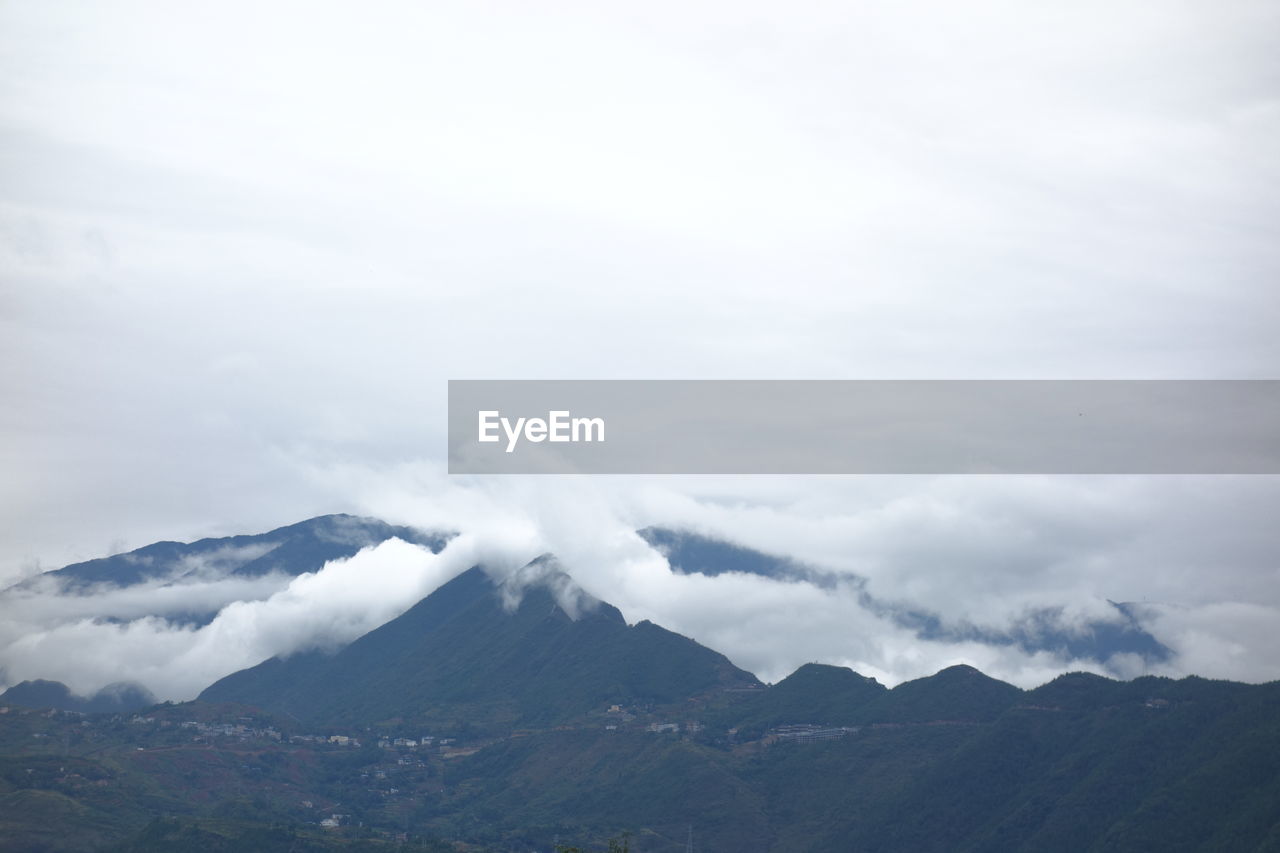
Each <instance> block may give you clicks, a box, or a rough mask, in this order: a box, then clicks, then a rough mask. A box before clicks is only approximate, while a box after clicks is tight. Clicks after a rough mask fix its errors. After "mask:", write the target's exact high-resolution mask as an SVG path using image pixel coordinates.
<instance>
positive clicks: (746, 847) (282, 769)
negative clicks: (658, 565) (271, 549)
mask: <svg viewBox="0 0 1280 853" xmlns="http://www.w3.org/2000/svg"><path fill="white" fill-rule="evenodd" d="M1278 691H1280V683H1274V682H1273V683H1269V684H1263V685H1245V684H1239V683H1232V682H1223V681H1210V680H1206V679H1202V678H1195V677H1189V678H1184V679H1181V680H1173V679H1168V678H1154V677H1144V678H1139V679H1134V680H1132V681H1128V682H1123V681H1115V680H1112V679H1108V678H1103V677H1101V676H1097V675H1093V674H1088V673H1069V674H1064V675H1062V676H1060V677H1058V678H1056V679H1054V680H1052V681H1050V682H1048V683H1046V684H1043V685H1040V686H1038V687H1036V688H1035V689H1032V690H1022V689H1020V688H1018V687H1016V686H1014V685H1010V684H1007V683H1005V682H1002V681H1000V680H998V679H994V678H991V677H989V676H987V675H985V674H983V673H982V672H980V671H978V670H977V669H975V668H973V667H971V666H967V665H955V666H951V667H947V668H945V669H943V670H941V671H939V672H937V673H934V674H932V675H930V676H927V677H924V678H919V679H914V680H910V681H905V682H902V683H900V684H898V685H896V686H895V687H893V688H892V689H890V688H886V687H885V686H884V685H882V684H880V683H879V682H878V681H877V680H875V679H874V678H869V677H866V676H863V675H861V674H859V673H857V672H855V671H853V670H851V669H849V668H846V667H839V666H831V665H826V664H816V663H809V664H805V665H802V666H800V667H799V668H797V669H796V670H795V671H794V672H793V673H791V674H790V675H789V676H787V677H786V678H783V679H781V680H780V681H778V683H776V684H773V685H764V684H761V683H760V682H759V681H758V680H757V679H756V678H755V677H754V676H752V675H751V674H750V673H748V672H746V671H744V670H741V669H739V668H738V667H736V666H734V665H733V664H732V663H731V662H730V660H729V659H728V658H726V657H725V656H724V655H722V654H720V653H719V652H717V651H714V650H712V649H709V648H706V647H704V646H702V645H700V644H698V643H696V642H694V641H693V640H690V639H689V638H686V637H683V636H681V635H679V634H676V633H673V632H671V631H668V630H666V629H664V628H662V627H660V626H658V625H655V624H653V623H652V622H648V621H640V622H637V623H636V624H633V625H632V624H628V623H627V621H626V620H625V619H624V618H623V616H622V614H621V612H620V611H619V610H618V609H617V608H616V607H614V606H613V605H611V604H609V603H607V602H604V601H600V600H598V599H596V598H594V597H592V596H591V595H589V594H587V593H586V592H585V591H584V590H582V588H581V587H579V586H578V585H577V584H576V583H575V582H574V580H573V579H572V578H571V577H569V576H568V575H567V574H566V573H564V572H563V571H562V570H561V568H560V567H559V565H558V563H557V561H556V560H555V559H554V558H553V557H551V556H549V555H548V556H543V557H540V558H538V559H536V560H534V561H533V562H531V563H528V564H526V565H525V566H523V567H521V568H520V569H519V570H516V571H513V572H506V573H500V574H498V575H497V576H495V575H494V574H491V573H490V572H487V571H485V570H484V569H483V568H481V567H479V566H476V567H473V568H470V569H468V570H466V571H463V572H461V573H459V574H457V575H456V576H454V577H453V578H452V579H450V580H448V581H447V582H445V583H443V584H442V585H440V586H439V587H438V588H437V589H435V590H434V591H433V592H431V593H430V594H429V595H427V596H426V597H424V598H423V599H422V600H420V601H419V602H418V603H417V604H415V605H413V606H411V607H409V608H408V609H407V610H406V611H405V612H404V613H402V614H401V615H399V616H397V617H395V618H393V619H391V620H390V621H388V622H386V623H385V624H383V625H381V626H379V627H376V628H374V629H373V630H371V631H369V632H368V633H366V634H364V635H362V636H360V637H358V638H356V639H355V640H353V641H351V642H350V643H347V644H345V645H344V646H342V647H340V648H338V649H336V650H334V651H330V652H324V651H309V652H302V653H298V654H293V655H289V656H282V657H273V658H271V659H269V660H267V661H265V662H263V663H261V664H258V665H256V666H252V667H249V668H247V669H244V670H242V671H239V672H236V673H234V674H232V675H229V676H227V677H225V678H222V679H219V680H218V681H217V682H216V683H214V684H212V685H210V686H209V687H208V688H207V689H205V690H204V691H203V692H202V693H201V695H200V697H199V698H198V699H197V700H196V701H193V702H189V703H180V704H168V703H167V704H164V705H155V706H152V707H150V708H147V709H144V710H141V711H140V712H138V713H137V714H136V715H134V716H132V717H131V718H128V719H127V720H126V719H125V717H124V716H123V715H122V714H121V713H120V712H121V711H124V710H125V709H124V707H123V706H117V707H116V708H101V709H97V708H93V709H91V708H88V707H83V708H76V709H74V711H75V712H74V713H63V714H61V715H60V714H58V713H57V712H48V711H42V712H38V713H37V712H35V711H24V710H22V708H19V707H15V706H17V705H18V704H19V703H18V702H17V701H14V702H13V706H10V707H7V708H6V709H5V710H4V712H3V713H2V714H0V804H4V805H6V806H9V807H11V808H10V809H9V811H8V813H7V814H8V816H7V817H0V821H3V822H4V823H3V826H4V828H5V830H6V832H7V833H8V834H9V837H10V838H13V839H16V840H17V843H18V844H19V845H20V846H18V847H16V848H14V849H28V848H30V849H37V848H38V849H41V850H49V851H64V850H65V851H72V850H76V851H80V850H105V849H116V848H115V847H113V846H112V845H115V844H119V843H123V844H125V845H126V846H125V847H123V848H120V849H127V850H130V851H134V853H150V851H156V853H159V851H166V853H173V851H204V850H210V849H212V850H228V851H231V850H237V849H254V850H270V851H274V850H280V851H282V853H283V851H286V850H295V851H296V850H314V851H326V850H365V849H368V850H373V849H375V848H376V849H383V848H382V847H378V846H377V844H379V843H381V844H405V843H408V844H409V845H410V847H409V848H408V849H414V848H413V846H412V845H414V844H416V845H418V847H419V849H426V850H431V851H441V853H443V851H448V850H457V849H462V848H459V847H457V846H456V845H457V844H458V843H462V844H465V845H466V849H469V850H474V851H486V853H498V851H508V850H511V849H527V850H541V849H545V848H548V847H549V846H550V845H552V844H554V843H559V842H561V841H566V840H572V842H573V843H575V844H579V845H586V846H587V847H590V846H591V845H595V846H603V845H604V844H605V843H606V842H607V840H608V839H609V838H617V837H618V836H619V834H620V833H626V834H627V835H628V837H629V839H630V841H629V843H630V845H631V849H632V850H633V851H636V853H679V851H682V850H684V849H686V845H687V841H688V839H689V838H690V837H695V838H696V839H697V845H698V848H699V849H708V850H714V849H722V850H735V851H746V853H757V851H758V853H806V851H813V852H814V853H819V851H828V850H850V849H856V850H873V851H882V852H883V853H899V852H900V853H906V851H937V853H944V851H952V850H974V851H977V850H991V851H996V850H1017V851H1028V853H1030V851H1036V852H1037V853H1039V851H1061V853H1073V851H1077V850H1081V849H1097V850H1115V851H1146V850H1153V849H1161V850H1163V849H1184V848H1185V849H1194V850H1220V849H1221V850H1226V849H1229V850H1258V851H1264V850H1271V849H1275V842H1276V840H1277V839H1280V710H1278V709H1280V692H1278ZM10 694H14V696H15V697H18V698H23V699H24V700H34V701H37V702H38V701H40V699H41V697H45V698H47V699H48V700H49V701H50V704H54V703H57V702H65V701H66V700H67V697H68V693H67V691H66V689H65V688H64V687H62V686H61V685H54V684H49V683H30V682H28V683H25V684H23V685H19V686H18V687H15V688H14V689H13V690H11V691H10ZM8 696H9V694H6V698H8ZM96 698H100V697H95V699H96ZM55 706H56V705H55ZM92 710H105V711H108V712H109V713H97V714H94V713H90V714H88V715H87V716H86V715H85V714H84V713H83V712H85V711H92ZM112 712H114V713H112ZM5 768H20V769H21V772H17V773H14V772H9V771H7V770H5ZM3 814H5V813H3V812H0V815H3ZM51 820H55V822H56V825H58V826H59V827H61V828H62V829H61V831H58V832H52V833H51V832H50V831H49V829H48V827H49V826H50V825H51V824H50V821H51ZM398 839H399V840H398ZM370 843H374V844H375V847H362V846H361V845H367V844H370ZM21 845H25V846H21ZM0 846H2V845H0Z"/></svg>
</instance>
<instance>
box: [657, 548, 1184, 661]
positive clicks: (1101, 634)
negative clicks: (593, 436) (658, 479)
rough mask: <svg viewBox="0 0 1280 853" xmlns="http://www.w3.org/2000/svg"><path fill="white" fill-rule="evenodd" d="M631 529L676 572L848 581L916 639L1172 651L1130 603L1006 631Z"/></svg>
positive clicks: (861, 583) (1040, 613)
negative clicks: (1096, 614) (1094, 615)
mask: <svg viewBox="0 0 1280 853" xmlns="http://www.w3.org/2000/svg"><path fill="white" fill-rule="evenodd" d="M637 532H638V533H639V534H640V536H641V537H642V538H643V539H644V540H645V541H646V542H648V543H649V544H650V545H651V546H652V547H653V548H655V549H656V550H658V551H660V552H661V553H662V554H663V555H664V556H665V557H666V558H667V562H668V563H669V564H670V565H671V568H672V569H673V570H674V571H676V572H680V573H683V574H701V575H707V576H708V577H715V576H716V575H720V574H724V573H726V572H743V573H746V574H754V575H760V576H761V577H767V578H773V579H775V580H783V581H793V582H803V583H812V584H816V585H818V586H823V587H828V588H829V587H834V586H836V585H838V584H844V585H847V586H848V587H850V588H852V589H853V590H854V591H855V592H856V594H857V597H858V603H859V604H860V605H861V606H862V607H864V608H866V609H867V610H868V611H870V612H872V613H874V614H876V615H878V616H882V617H884V618H887V619H889V620H891V621H893V622H894V623H895V624H897V625H899V626H901V627H903V628H906V629H907V630H910V631H912V632H914V633H915V635H916V636H917V637H919V638H920V639H921V640H930V641H945V642H956V643H958V642H968V643H982V644H983V645H988V646H1017V647H1018V648H1020V649H1022V650H1023V651H1026V652H1029V653H1035V652H1050V653H1052V654H1055V655H1058V656H1060V657H1062V658H1064V659H1067V660H1091V661H1096V662H1098V663H1106V662H1107V660H1108V659H1110V658H1111V657H1112V656H1113V655H1117V654H1130V655H1137V656H1138V657H1140V658H1142V659H1143V660H1145V661H1146V662H1147V663H1158V662H1161V661H1166V660H1168V659H1169V657H1170V656H1171V655H1172V652H1171V651H1170V650H1169V648H1168V647H1167V646H1165V645H1164V644H1163V643H1161V642H1160V641H1159V640H1157V639H1156V638H1155V637H1154V636H1152V635H1151V633H1150V632H1148V631H1147V630H1146V629H1145V628H1143V627H1142V625H1141V623H1140V622H1139V619H1138V616H1137V612H1136V608H1135V607H1134V605H1132V604H1129V603H1123V602H1114V601H1112V602H1108V603H1109V604H1110V605H1111V607H1112V608H1113V610H1114V612H1115V616H1114V618H1113V619H1110V620H1095V621H1093V622H1090V623H1089V624H1087V625H1085V626H1083V628H1080V627H1077V626H1069V625H1066V624H1064V621H1063V619H1062V608H1053V607H1045V608H1040V609H1037V610H1033V611H1032V612H1030V613H1028V614H1027V615H1026V616H1024V617H1023V618H1022V619H1021V620H1019V621H1018V622H1017V623H1015V624H1014V625H1013V626H1012V627H1011V628H992V627H989V626H983V625H974V624H972V623H968V622H955V621H951V620H947V619H946V618H944V617H943V616H942V615H941V614H938V613H935V612H933V611H931V610H929V609H927V608H923V607H919V606H916V605H913V604H911V603H910V602H903V601H891V600H888V599H885V598H882V597H880V596H877V595H874V594H873V593H872V592H871V591H870V590H869V589H868V584H867V582H866V579H865V578H861V577H858V576H857V575H852V574H848V573H837V572H833V571H830V570H827V569H822V568H819V567H815V566H810V565H806V564H805V563H802V562H799V561H797V560H794V559H792V558H790V557H785V556H781V555H777V554H767V553H764V552H761V551H757V550H755V549H752V548H747V547H744V546H742V545H738V544H735V543H733V542H727V541H724V540H722V539H717V538H715V537H711V536H706V535H703V534H700V533H695V532H693V531H689V530H674V529H670V528H664V527H646V528H644V529H643V530H640V531H637Z"/></svg>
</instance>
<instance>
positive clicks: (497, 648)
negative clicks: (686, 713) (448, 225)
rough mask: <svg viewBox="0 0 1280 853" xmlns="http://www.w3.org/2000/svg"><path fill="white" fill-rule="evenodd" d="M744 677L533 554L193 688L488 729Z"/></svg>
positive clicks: (360, 720) (339, 715)
mask: <svg viewBox="0 0 1280 853" xmlns="http://www.w3.org/2000/svg"><path fill="white" fill-rule="evenodd" d="M751 686H759V682H758V681H757V680H756V678H755V676H753V675H751V674H750V673H748V672H744V671H743V670H740V669H738V668H737V667H735V666H733V664H731V663H730V662H729V660H728V659H727V658H725V657H724V656H723V655H721V654H719V653H718V652H714V651H711V650H710V649H707V648H704V647H702V646H700V645H698V644H697V643H695V642H694V641H692V640H690V639H688V638H686V637H682V636H680V635H678V634H674V633H672V632H670V631H667V630H666V629H664V628H661V627H659V626H657V625H654V624H653V623H651V622H647V621H642V622H639V623H637V624H635V625H628V624H627V623H626V621H625V620H624V619H623V617H622V614H621V613H620V612H619V611H618V610H617V608H615V607H613V606H612V605H610V604H606V603H603V602H600V601H596V600H594V599H591V598H590V597H589V596H587V595H585V594H584V593H582V591H581V590H580V589H578V588H577V587H576V585H575V584H573V582H572V581H571V580H570V579H569V578H568V576H567V575H565V574H563V573H562V572H560V571H559V570H558V569H557V567H556V564H555V561H554V560H552V559H550V558H540V559H539V560H537V561H535V562H534V563H531V564H530V565H529V566H526V567H525V569H524V570H522V571H521V572H519V573H517V574H516V575H513V576H512V577H511V578H508V579H507V580H506V581H503V582H501V583H495V581H494V580H493V579H492V578H491V577H490V576H489V575H488V574H486V573H485V572H484V571H483V570H482V569H481V568H479V567H475V568H472V569H470V570H468V571H466V572H464V573H462V574H461V575H459V576H458V577H456V578H454V579H453V580H451V581H449V582H448V583H446V584H444V585H443V586H442V587H440V588H439V589H437V590H436V591H435V592H433V593H432V594H431V595H429V596H427V597H426V598H425V599H423V600H422V601H421V602H419V603H418V604H416V605H414V606H413V607H411V608H410V609H409V610H408V611H406V612H405V613H404V614H402V615H401V616H399V617H397V618H395V619H393V620H391V621H390V622H388V623H387V624H385V625H383V626H381V627H379V628H377V629H375V630H373V631H371V632H369V633H368V634H366V635H364V636H363V637H361V638H359V639H357V640H355V641H354V642H352V643H351V644H350V645H348V646H346V647H344V648H342V649H340V650H339V651H337V652H336V653H334V654H325V653H323V652H308V653H304V654H298V655H294V656H292V657H288V658H283V659H281V658H272V659H271V660H268V661H265V662H264V663H262V664H259V665H258V666H256V667H253V668H251V669H248V670H244V671H242V672H238V673H235V674H233V675H230V676H227V677H226V678H224V679H222V680H220V681H218V682H217V683H215V684H213V685H211V686H210V687H209V688H207V689H206V690H204V691H203V692H202V693H201V694H200V696H199V699H200V700H201V701H206V702H237V703H240V704H244V705H253V706H256V707H260V708H263V709H266V710H270V711H274V712H280V713H285V714H288V715H289V716H291V717H294V718H296V719H299V720H303V721H306V722H308V723H313V724H321V723H323V724H327V725H338V724H344V725H353V724H365V725H367V724H371V723H378V722H384V721H387V720H390V719H398V720H402V721H404V722H405V723H406V724H410V723H412V724H417V725H421V726H431V725H434V726H442V725H448V726H457V725H460V724H462V723H466V724H468V725H469V726H471V727H472V728H473V729H486V730H491V729H494V728H500V727H501V726H504V725H505V726H506V727H508V728H510V727H519V726H532V725H550V724H555V723H563V722H566V721H568V720H572V719H577V718H579V717H581V716H582V715H584V714H586V713H588V712H589V711H603V710H604V709H606V708H608V707H609V706H611V705H645V706H648V705H671V704H679V703H681V702H684V701H686V700H688V699H690V698H694V697H698V696H702V695H705V694H707V693H708V692H710V691H715V690H722V689H724V688H728V687H751Z"/></svg>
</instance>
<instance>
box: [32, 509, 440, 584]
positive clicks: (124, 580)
mask: <svg viewBox="0 0 1280 853" xmlns="http://www.w3.org/2000/svg"><path fill="white" fill-rule="evenodd" d="M452 536H453V534H452V533H448V532H439V531H423V530H419V529H417V528H413V527H403V526H399V525H392V524H387V523H386V522H384V521H379V520H378V519H376V518H362V517H359V516H354V515H341V514H339V515H322V516H319V517H317V518H311V519H308V520H307V521H301V522H298V523H297V524H290V525H288V526H286V527H277V528H276V529H275V530H271V531H269V532H267V533H257V534H252V535H243V536H223V537H219V538H216V539H201V540H199V541H197V542H191V543H182V542H156V543H153V544H151V545H147V546H146V547H143V548H138V549H136V550H134V551H129V552H128V553H125V554H114V555H112V556H110V557H101V558H98V559H96V560H87V561H85V562H83V563H73V564H71V565H69V566H65V567H63V568H61V569H55V570H54V571H51V572H46V573H44V574H43V575H37V576H36V577H34V578H28V579H27V580H26V581H24V582H23V583H22V584H19V586H20V587H30V586H31V585H33V584H34V583H36V582H37V581H42V580H43V581H48V580H54V581H57V582H58V583H59V584H60V585H61V586H62V588H63V589H64V590H65V591H67V592H83V591H85V590H88V589H90V588H92V587H94V586H98V585H107V586H114V587H124V586H130V585H132V584H138V583H145V582H147V581H156V582H167V583H179V582H182V581H183V580H191V579H196V578H212V577H225V576H228V575H230V576H238V577H261V576H263V575H266V574H270V573H272V572H277V573H280V574H285V575H300V574H302V573H304V572H315V571H319V570H320V569H321V568H322V567H323V566H324V564H325V563H327V562H329V561H330V560H340V559H345V558H347V557H351V556H354V555H355V554H356V552H358V551H360V550H361V549H363V548H368V547H371V546H373V545H377V544H379V543H381V542H385V541H386V540H388V539H391V538H392V537H396V538H398V539H402V540H404V541H405V542H412V543H414V544H416V545H421V546H423V547H425V548H429V549H431V551H432V552H433V553H434V552H438V551H439V550H440V549H441V548H443V547H444V546H445V544H446V543H447V542H448V541H449V539H450V538H452Z"/></svg>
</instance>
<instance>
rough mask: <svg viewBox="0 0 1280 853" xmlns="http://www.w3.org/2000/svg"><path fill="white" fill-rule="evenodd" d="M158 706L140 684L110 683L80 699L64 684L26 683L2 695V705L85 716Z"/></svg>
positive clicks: (59, 682)
mask: <svg viewBox="0 0 1280 853" xmlns="http://www.w3.org/2000/svg"><path fill="white" fill-rule="evenodd" d="M155 703H156V697H155V696H154V695H153V694H152V693H151V691H150V690H147V689H146V688H145V687H143V686H141V685H138V684H127V683H123V682H122V683H119V684H108V685H107V686H106V687H104V688H102V689H101V690H99V691H98V692H97V693H95V694H93V695H92V696H77V695H76V694H74V693H72V692H71V690H70V688H68V687H67V685H65V684H63V683H62V682H61V681H45V680H43V679H36V680H34V681H23V682H21V683H19V684H15V685H14V686H12V687H10V688H9V689H8V690H6V691H4V692H3V693H0V705H18V706H21V707H23V708H56V709H58V710H59V711H77V712H79V713H82V714H105V713H123V712H127V711H137V710H139V709H141V708H146V707H148V706H150V705H154V704H155Z"/></svg>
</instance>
